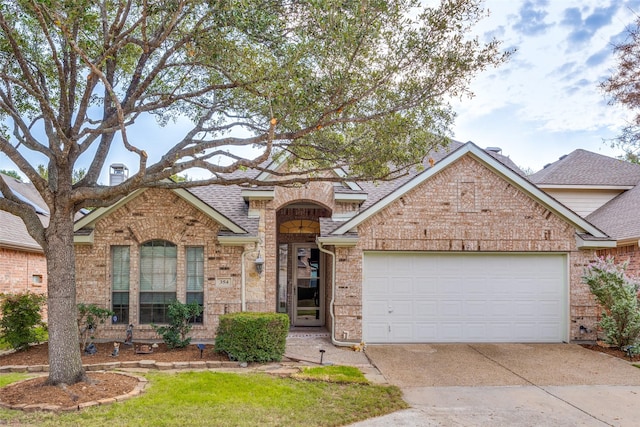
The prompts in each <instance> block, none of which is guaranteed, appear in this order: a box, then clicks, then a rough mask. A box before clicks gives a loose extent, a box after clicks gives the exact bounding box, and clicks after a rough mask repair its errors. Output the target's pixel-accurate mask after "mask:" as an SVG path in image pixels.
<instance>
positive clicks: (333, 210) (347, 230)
mask: <svg viewBox="0 0 640 427" xmlns="http://www.w3.org/2000/svg"><path fill="white" fill-rule="evenodd" d="M428 160H429V161H427V162H425V167H424V169H423V170H421V171H414V172H413V173H411V174H409V175H408V176H406V177H404V178H402V179H399V180H396V181H393V182H382V183H372V182H348V181H344V182H342V183H340V184H336V183H310V184H308V185H300V186H297V187H288V188H283V187H252V188H246V187H239V186H231V187H222V186H207V187H201V188H194V189H190V190H184V189H180V190H161V189H146V190H140V191H137V192H135V193H132V194H131V195H129V196H128V197H127V198H125V199H123V200H121V201H120V202H118V203H117V204H115V205H113V206H110V207H108V208H100V209H96V210H94V211H93V212H91V213H90V214H88V215H87V216H85V217H84V218H82V219H80V220H79V221H77V222H76V253H77V286H78V300H79V301H80V302H86V303H95V304H98V305H101V306H105V307H110V308H112V309H113V310H114V312H115V313H116V316H115V317H114V318H113V319H112V321H111V322H110V324H109V325H106V326H105V327H104V328H101V334H103V335H104V337H105V338H110V339H122V338H123V337H124V334H125V328H126V325H128V324H129V323H132V324H134V325H135V336H136V337H137V338H141V339H142V338H147V339H152V338H157V336H156V335H155V334H154V333H153V331H152V329H151V326H150V324H151V323H152V322H153V323H162V322H163V321H164V320H165V319H166V307H167V304H168V303H169V302H170V301H172V300H173V299H176V298H177V299H178V300H180V301H188V302H192V301H194V302H198V303H199V304H201V305H202V306H203V307H204V313H203V316H202V317H201V318H199V319H195V325H194V329H193V330H192V336H193V337H194V338H196V339H211V338H213V337H214V335H215V330H216V327H217V322H218V316H219V315H220V314H223V313H228V312H237V311H244V310H247V311H278V312H283V313H287V314H288V315H289V316H290V319H291V323H292V325H294V326H311V327H314V326H317V327H325V328H327V329H329V330H330V331H332V338H333V339H334V342H336V343H347V342H358V341H360V340H364V341H366V342H370V343H373V342H377V343H392V342H482V341H485V342H563V341H578V340H592V339H595V336H593V335H592V334H591V333H584V332H585V328H586V330H591V329H594V328H593V327H594V325H595V322H596V321H597V315H598V309H597V307H596V306H595V303H594V301H593V299H592V297H591V296H590V294H589V291H588V289H587V288H586V286H585V285H583V284H582V283H581V279H580V278H581V275H582V272H583V268H584V266H585V265H586V264H587V263H588V261H589V260H591V259H593V257H594V256H595V251H596V250H597V249H601V248H607V247H613V246H615V241H613V240H611V239H610V238H609V237H608V236H607V234H605V233H604V232H603V231H601V230H600V229H598V228H597V227H595V226H594V225H593V224H591V223H590V222H588V221H587V220H585V219H584V218H583V217H581V216H580V215H578V214H577V213H575V212H573V211H572V210H570V209H569V208H567V207H566V206H565V205H563V204H561V203H559V202H558V201H557V200H556V199H555V198H553V197H550V196H549V195H548V194H547V193H545V192H544V191H542V190H541V189H540V188H538V187H537V186H535V185H534V184H532V183H531V182H530V181H528V180H527V179H526V178H525V177H523V176H522V174H521V173H520V171H519V170H518V168H517V167H516V166H515V165H514V164H513V163H512V162H511V161H510V160H509V159H508V158H506V157H504V156H502V155H500V154H499V153H498V152H496V151H495V150H482V149H480V148H478V147H477V146H475V145H474V144H472V143H466V144H460V143H456V142H452V143H451V145H450V146H449V148H448V150H446V151H441V152H435V153H432V155H431V157H430V158H429V159H428ZM280 167H286V165H284V164H279V163H274V164H273V165H271V168H272V170H275V169H278V168H280ZM247 173H251V172H247ZM336 173H337V174H338V176H342V175H341V173H342V172H341V171H339V170H337V171H336ZM254 176H257V178H258V179H265V180H268V178H269V174H268V173H265V172H263V173H259V174H258V173H257V174H256V175H254ZM581 326H582V327H583V328H581Z"/></svg>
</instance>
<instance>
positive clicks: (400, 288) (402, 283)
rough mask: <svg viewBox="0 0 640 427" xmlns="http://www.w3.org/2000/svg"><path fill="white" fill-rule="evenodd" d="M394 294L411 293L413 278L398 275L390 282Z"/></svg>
mask: <svg viewBox="0 0 640 427" xmlns="http://www.w3.org/2000/svg"><path fill="white" fill-rule="evenodd" d="M391 287H392V288H393V293H394V295H413V280H412V279H411V277H398V278H397V280H395V281H393V282H392V284H391Z"/></svg>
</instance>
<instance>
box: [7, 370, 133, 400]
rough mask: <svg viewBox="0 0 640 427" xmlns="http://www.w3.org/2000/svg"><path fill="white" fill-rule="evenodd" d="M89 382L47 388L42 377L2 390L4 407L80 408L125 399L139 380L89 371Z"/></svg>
mask: <svg viewBox="0 0 640 427" xmlns="http://www.w3.org/2000/svg"><path fill="white" fill-rule="evenodd" d="M87 377H88V381H87V382H84V381H81V382H79V383H76V384H73V385H64V386H51V385H46V384H45V381H46V380H47V377H38V378H34V379H30V380H26V381H22V382H19V383H15V384H10V385H8V386H6V387H2V388H0V402H2V403H3V404H4V405H9V406H10V405H19V404H28V405H40V404H42V405H53V406H59V407H61V408H69V407H77V405H80V404H82V403H88V402H95V401H98V400H100V399H108V398H114V397H116V396H123V395H126V394H127V393H129V392H131V391H132V390H133V389H134V388H135V387H136V385H137V384H138V379H137V378H135V377H132V376H129V375H122V374H117V373H112V372H106V373H98V372H89V373H88V374H87Z"/></svg>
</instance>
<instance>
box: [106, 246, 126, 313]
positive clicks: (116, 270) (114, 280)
mask: <svg viewBox="0 0 640 427" xmlns="http://www.w3.org/2000/svg"><path fill="white" fill-rule="evenodd" d="M129 266H130V263H129V246H112V247H111V292H112V293H111V301H112V306H111V310H112V311H113V312H114V315H113V317H112V318H111V322H112V323H113V324H118V323H125V324H127V323H129V292H128V291H129Z"/></svg>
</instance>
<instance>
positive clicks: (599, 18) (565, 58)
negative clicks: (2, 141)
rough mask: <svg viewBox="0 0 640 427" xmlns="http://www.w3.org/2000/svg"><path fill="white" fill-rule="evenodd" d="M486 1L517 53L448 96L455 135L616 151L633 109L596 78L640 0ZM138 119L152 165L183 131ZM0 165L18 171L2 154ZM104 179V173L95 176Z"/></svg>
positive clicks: (550, 154) (526, 145) (494, 33)
mask: <svg viewBox="0 0 640 427" xmlns="http://www.w3.org/2000/svg"><path fill="white" fill-rule="evenodd" d="M430 1H431V0H430ZM434 1H435V0H434ZM484 5H485V7H486V8H488V9H489V11H490V16H489V17H487V18H485V19H484V20H482V21H481V22H480V23H479V25H478V26H477V27H476V29H477V35H478V36H479V38H480V39H481V40H487V39H489V38H490V37H495V38H497V39H499V40H502V41H503V47H504V48H505V49H510V48H516V49H517V52H516V54H515V55H514V56H513V57H512V59H511V60H510V61H509V62H508V63H507V64H505V65H503V66H501V67H500V68H498V69H492V70H488V71H487V72H485V73H483V74H481V75H479V76H477V77H476V78H475V79H474V80H473V83H472V85H471V88H472V90H473V91H474V92H475V97H474V98H473V99H466V98H465V99H462V100H455V101H454V102H453V103H454V107H455V110H456V111H457V113H458V117H457V120H456V123H455V125H454V126H453V129H452V131H453V136H454V138H455V139H456V140H458V141H461V142H466V141H473V142H474V143H476V144H477V145H479V146H480V147H488V146H497V147H500V148H502V152H503V154H505V155H507V156H509V157H511V159H513V161H514V162H515V163H516V164H517V165H519V166H520V167H523V168H528V169H531V170H534V171H537V170H539V169H541V168H542V167H543V166H544V165H545V164H547V163H551V162H553V161H555V160H557V159H558V158H559V157H560V156H562V155H564V154H567V153H569V152H571V151H573V150H575V149H578V148H583V149H587V150H590V151H593V152H597V153H602V154H605V155H611V156H616V155H620V154H621V152H620V150H616V149H612V148H611V147H610V144H608V143H606V142H604V140H607V139H609V140H610V139H611V138H613V137H615V136H616V135H617V134H618V133H619V131H620V129H621V127H622V126H623V125H624V123H625V120H626V119H628V118H629V117H630V116H631V114H630V112H629V111H627V110H625V109H624V108H622V107H616V106H610V105H607V100H606V98H605V95H604V94H603V93H602V92H601V91H600V89H599V88H598V83H599V82H601V81H602V80H604V79H605V78H606V77H608V76H609V75H611V73H612V72H613V69H614V67H615V61H614V57H613V55H612V43H615V42H617V41H620V40H622V37H624V36H625V27H626V26H627V25H629V24H631V23H632V22H633V21H634V17H635V16H636V15H635V14H636V13H640V0H486V1H485V4H484ZM142 121H143V122H144V123H138V126H136V127H137V128H138V129H139V128H143V129H144V133H143V134H142V135H140V134H139V133H137V132H132V133H131V134H130V138H134V140H135V139H136V138H144V140H145V142H146V144H145V147H144V148H145V149H147V151H149V152H150V154H151V159H150V160H151V161H155V160H157V158H158V156H159V155H160V153H161V152H163V151H164V150H166V149H167V148H168V147H165V145H166V144H167V143H168V142H167V141H175V140H176V139H177V138H178V137H179V136H180V135H181V132H180V127H179V126H168V127H165V128H159V127H158V126H157V125H156V123H155V122H154V119H153V118H150V117H149V118H146V119H144V120H142ZM156 151H157V153H155V152H156ZM89 154H90V153H89ZM154 154H156V155H154ZM87 157H88V156H87ZM43 160H44V159H30V161H32V162H33V163H34V164H38V163H44V162H43ZM85 161H88V159H85ZM111 163H125V164H127V165H128V166H129V167H130V168H131V169H132V170H136V169H137V158H136V157H135V156H133V155H131V154H129V153H126V152H124V151H123V150H122V149H119V150H117V152H114V153H111V154H110V156H109V158H108V160H107V165H108V164H111ZM0 169H15V168H14V167H13V165H12V164H11V163H10V162H9V161H8V159H7V157H6V156H5V155H3V154H0ZM190 175H191V176H199V175H198V174H197V173H196V174H193V173H190ZM207 175H208V174H207ZM107 177H108V171H106V170H105V171H103V174H102V178H101V182H103V183H106V182H108V178H107Z"/></svg>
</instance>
